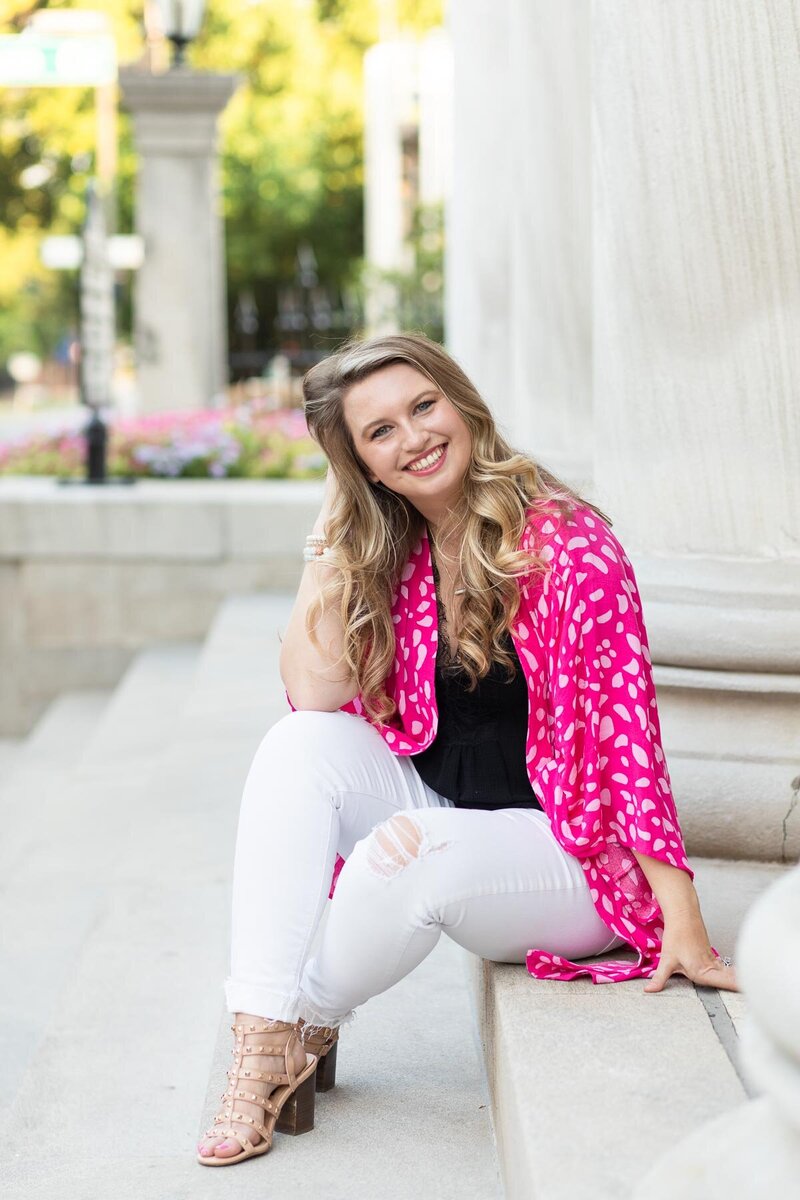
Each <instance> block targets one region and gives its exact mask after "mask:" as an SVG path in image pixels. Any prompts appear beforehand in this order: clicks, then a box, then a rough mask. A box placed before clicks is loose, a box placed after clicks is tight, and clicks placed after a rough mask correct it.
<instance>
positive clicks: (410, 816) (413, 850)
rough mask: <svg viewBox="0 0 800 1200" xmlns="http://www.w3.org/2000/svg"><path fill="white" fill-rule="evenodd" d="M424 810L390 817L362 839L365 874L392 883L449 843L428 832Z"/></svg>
mask: <svg viewBox="0 0 800 1200" xmlns="http://www.w3.org/2000/svg"><path fill="white" fill-rule="evenodd" d="M428 817H429V814H428V810H425V809H423V810H419V809H415V810H414V811H404V812H398V813H394V814H393V815H392V816H391V817H389V819H388V820H386V821H382V822H381V823H380V824H379V825H376V826H375V828H374V829H373V830H372V831H371V833H370V834H369V835H368V836H367V837H366V838H364V839H363V865H364V868H365V870H366V871H367V872H368V873H369V874H371V875H373V876H375V877H377V878H379V879H394V878H395V877H396V876H398V875H399V874H400V873H401V872H403V871H406V870H407V869H408V868H409V867H411V866H413V865H414V864H415V863H416V862H418V861H419V860H421V859H423V858H426V857H427V855H429V854H433V853H437V852H439V851H441V850H445V849H447V847H448V846H451V845H452V844H453V843H452V842H451V841H449V840H447V839H442V838H441V837H437V836H436V835H435V833H434V831H433V830H431V828H430V824H431V822H430V820H429V819H428Z"/></svg>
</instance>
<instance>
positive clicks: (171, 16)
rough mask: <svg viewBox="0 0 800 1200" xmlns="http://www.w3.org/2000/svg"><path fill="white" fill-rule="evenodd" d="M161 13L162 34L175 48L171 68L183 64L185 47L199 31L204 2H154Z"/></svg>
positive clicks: (189, 0)
mask: <svg viewBox="0 0 800 1200" xmlns="http://www.w3.org/2000/svg"><path fill="white" fill-rule="evenodd" d="M156 3H157V4H158V8H159V10H160V12H161V20H162V22H163V25H164V32H165V33H166V35H167V37H168V38H169V40H170V41H171V42H172V44H173V46H174V47H175V57H174V58H173V60H172V65H173V67H180V66H183V64H184V58H185V54H186V47H187V46H188V45H189V43H190V42H193V41H194V39H195V38H196V37H197V34H198V33H199V31H200V26H201V25H202V23H203V14H204V12H205V7H206V5H205V0H156Z"/></svg>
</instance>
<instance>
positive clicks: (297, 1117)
mask: <svg viewBox="0 0 800 1200" xmlns="http://www.w3.org/2000/svg"><path fill="white" fill-rule="evenodd" d="M231 1029H232V1030H233V1032H234V1033H235V1035H236V1045H235V1050H234V1052H235V1054H236V1061H235V1062H234V1064H233V1067H232V1068H231V1069H230V1070H229V1071H228V1078H229V1080H230V1082H229V1085H228V1089H227V1091H226V1092H225V1093H224V1094H223V1096H222V1099H223V1100H226V1101H227V1104H226V1107H225V1111H224V1112H220V1113H217V1115H216V1117H215V1118H214V1125H213V1127H212V1128H211V1129H207V1130H206V1132H205V1133H204V1134H203V1137H204V1138H207V1137H212V1138H215V1137H227V1138H235V1139H236V1141H237V1142H239V1144H240V1145H241V1147H242V1152H241V1154H232V1155H231V1156H230V1157H226V1158H222V1157H220V1156H218V1155H216V1154H208V1155H202V1154H198V1155H197V1161H198V1162H199V1163H202V1164H203V1166H204V1167H227V1166H232V1165H233V1163H238V1162H244V1160H245V1159H246V1158H255V1157H256V1156H257V1155H259V1154H266V1153H267V1151H268V1150H270V1149H271V1147H272V1134H273V1132H274V1131H275V1129H278V1130H279V1132H281V1133H292V1134H297V1133H307V1132H308V1131H309V1130H310V1129H313V1128H314V1078H313V1077H314V1073H315V1072H316V1069H317V1063H318V1059H317V1056H316V1054H310V1053H308V1051H306V1066H305V1067H304V1069H303V1070H302V1071H301V1072H300V1074H299V1075H296V1074H295V1071H294V1065H293V1063H292V1060H291V1054H292V1049H293V1048H294V1046H295V1045H296V1043H297V1042H298V1041H299V1038H298V1032H299V1026H298V1025H297V1024H294V1025H292V1024H288V1023H287V1022H286V1021H265V1022H263V1023H262V1024H260V1025H231ZM287 1029H290V1030H291V1031H292V1032H291V1034H290V1036H289V1037H288V1038H287V1039H286V1044H285V1045H284V1046H271V1045H267V1043H268V1042H269V1041H270V1040H271V1039H270V1038H269V1037H267V1038H265V1039H264V1042H263V1044H260V1045H258V1046H246V1045H245V1041H244V1036H245V1033H265V1034H269V1033H281V1032H285V1031H286V1030H287ZM257 1054H282V1055H283V1057H284V1062H285V1065H286V1070H285V1072H283V1073H280V1074H277V1075H270V1074H267V1072H266V1071H256V1070H253V1069H248V1070H245V1069H244V1067H245V1063H244V1060H245V1059H246V1058H247V1057H249V1056H251V1055H257ZM252 1079H261V1080H265V1081H267V1082H269V1083H277V1084H279V1085H280V1086H278V1087H276V1088H275V1089H274V1090H273V1091H272V1092H270V1094H269V1096H267V1097H266V1098H265V1097H264V1096H262V1095H259V1094H257V1093H256V1092H251V1091H250V1090H249V1089H250V1086H251V1085H250V1080H252ZM236 1100H247V1101H248V1103H250V1104H257V1105H258V1107H259V1108H263V1109H264V1123H263V1124H262V1123H261V1122H260V1121H258V1120H257V1119H256V1118H255V1117H248V1116H246V1115H245V1113H242V1112H238V1111H234V1109H235V1102H236ZM234 1121H239V1122H241V1123H242V1124H245V1125H252V1127H253V1130H254V1132H256V1133H258V1134H260V1135H261V1138H262V1140H261V1141H260V1142H259V1143H258V1145H257V1146H255V1145H253V1143H252V1142H251V1141H250V1139H249V1138H248V1137H246V1136H245V1135H244V1134H243V1133H238V1132H237V1131H236V1130H235V1129H234V1128H233V1124H232V1122H234Z"/></svg>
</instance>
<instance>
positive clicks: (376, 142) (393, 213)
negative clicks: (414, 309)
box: [364, 37, 417, 336]
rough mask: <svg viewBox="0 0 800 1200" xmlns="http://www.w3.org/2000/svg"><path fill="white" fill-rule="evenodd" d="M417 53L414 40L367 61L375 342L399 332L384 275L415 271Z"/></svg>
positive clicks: (367, 244) (392, 43)
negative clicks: (407, 139)
mask: <svg viewBox="0 0 800 1200" xmlns="http://www.w3.org/2000/svg"><path fill="white" fill-rule="evenodd" d="M416 80H417V47H416V43H415V41H414V40H413V39H412V38H410V37H396V38H393V39H391V40H387V41H382V42H378V43H376V45H374V46H371V47H370V49H369V50H368V51H367V52H366V54H365V55H364V255H365V258H366V261H367V264H368V267H369V268H371V269H372V271H371V273H370V274H369V275H368V277H367V295H366V325H367V332H368V333H369V335H370V336H375V335H378V334H381V333H395V332H396V331H397V319H396V315H395V313H396V308H397V294H396V289H395V287H394V286H393V284H392V283H391V282H389V281H388V280H386V279H385V278H383V277H382V275H381V274H380V273H382V272H392V271H397V272H402V271H407V270H409V269H410V268H411V267H412V266H413V262H412V260H411V259H410V258H409V254H410V247H409V246H408V245H407V243H406V235H407V223H408V204H409V200H410V197H409V194H408V191H409V189H408V186H407V181H406V179H405V171H404V162H403V138H404V135H408V134H411V133H412V131H415V130H416V123H417V113H416V104H415V99H416V96H415V89H416Z"/></svg>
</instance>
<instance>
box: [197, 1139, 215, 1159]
mask: <svg viewBox="0 0 800 1200" xmlns="http://www.w3.org/2000/svg"><path fill="white" fill-rule="evenodd" d="M219 1141H220V1139H219V1138H214V1139H213V1140H212V1141H208V1142H200V1143H199V1145H198V1147H197V1149H198V1151H199V1153H200V1154H202V1156H203V1158H210V1157H211V1155H212V1154H213V1153H214V1150H215V1148H216V1147H217V1146H218V1145H219Z"/></svg>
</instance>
